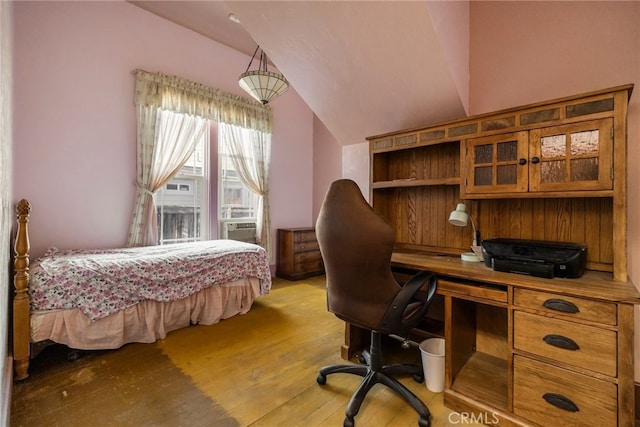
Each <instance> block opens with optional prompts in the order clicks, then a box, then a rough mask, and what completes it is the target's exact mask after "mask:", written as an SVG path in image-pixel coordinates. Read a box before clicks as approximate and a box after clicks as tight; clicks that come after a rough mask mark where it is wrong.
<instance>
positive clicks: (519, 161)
mask: <svg viewBox="0 0 640 427" xmlns="http://www.w3.org/2000/svg"><path fill="white" fill-rule="evenodd" d="M518 163H519V164H520V166H523V165H526V164H527V159H524V158H521V159H519V160H518Z"/></svg>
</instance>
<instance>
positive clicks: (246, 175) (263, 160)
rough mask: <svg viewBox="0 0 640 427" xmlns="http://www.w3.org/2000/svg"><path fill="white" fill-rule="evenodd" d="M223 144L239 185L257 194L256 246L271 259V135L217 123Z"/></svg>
mask: <svg viewBox="0 0 640 427" xmlns="http://www.w3.org/2000/svg"><path fill="white" fill-rule="evenodd" d="M218 131H219V132H220V136H221V137H222V138H221V140H222V144H224V145H225V148H226V151H227V152H228V153H229V154H230V155H231V162H232V163H233V167H234V169H235V170H236V172H237V173H238V178H239V179H240V182H241V183H242V185H244V186H245V187H246V188H248V189H249V190H250V191H252V192H253V193H255V194H257V195H258V196H259V197H260V198H259V203H258V207H257V212H256V217H257V218H256V220H257V221H256V222H257V224H256V239H257V243H258V244H259V245H261V246H262V247H263V248H265V249H266V250H267V253H268V254H269V259H272V255H273V246H272V243H271V213H270V210H269V166H270V164H271V134H269V133H264V132H259V131H256V130H251V129H246V128H242V127H239V126H234V125H230V124H227V123H220V125H219V126H218Z"/></svg>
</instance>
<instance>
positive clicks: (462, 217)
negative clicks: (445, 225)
mask: <svg viewBox="0 0 640 427" xmlns="http://www.w3.org/2000/svg"><path fill="white" fill-rule="evenodd" d="M468 223H469V214H467V207H466V206H465V204H464V203H458V206H456V210H455V211H452V212H451V214H450V215H449V224H452V225H457V226H458V227H466V226H467V224H468Z"/></svg>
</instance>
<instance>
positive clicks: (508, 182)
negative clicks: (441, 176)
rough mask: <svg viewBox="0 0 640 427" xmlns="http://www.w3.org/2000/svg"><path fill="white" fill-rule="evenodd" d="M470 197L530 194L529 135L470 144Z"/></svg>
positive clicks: (524, 134) (468, 158)
mask: <svg viewBox="0 0 640 427" xmlns="http://www.w3.org/2000/svg"><path fill="white" fill-rule="evenodd" d="M466 157H467V158H466V162H465V164H466V174H467V175H466V177H465V178H466V179H465V183H464V185H465V192H466V193H497V192H505V191H506V192H524V191H527V189H528V186H527V169H526V164H527V157H528V132H516V133H510V134H505V135H496V136H488V137H482V138H474V139H469V140H467V141H466Z"/></svg>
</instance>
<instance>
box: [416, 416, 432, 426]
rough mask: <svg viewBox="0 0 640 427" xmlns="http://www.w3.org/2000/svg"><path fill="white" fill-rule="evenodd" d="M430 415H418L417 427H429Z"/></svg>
mask: <svg viewBox="0 0 640 427" xmlns="http://www.w3.org/2000/svg"><path fill="white" fill-rule="evenodd" d="M429 418H430V417H420V418H418V426H419V427H429V426H430V425H431V420H430V419H429Z"/></svg>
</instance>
